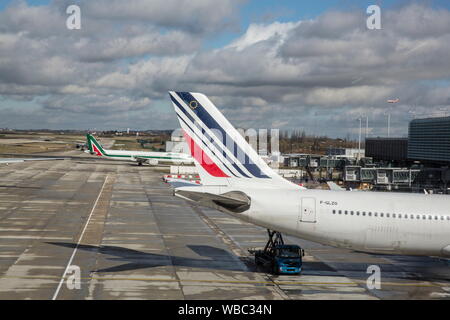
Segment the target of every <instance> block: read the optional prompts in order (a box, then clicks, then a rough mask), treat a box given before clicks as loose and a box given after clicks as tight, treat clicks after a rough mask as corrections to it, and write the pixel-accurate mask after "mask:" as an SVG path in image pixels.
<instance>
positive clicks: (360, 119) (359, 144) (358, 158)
mask: <svg viewBox="0 0 450 320" xmlns="http://www.w3.org/2000/svg"><path fill="white" fill-rule="evenodd" d="M361 126H362V117H361V116H360V117H359V139H358V156H357V157H356V159H357V161H358V163H359V160H360V157H361Z"/></svg>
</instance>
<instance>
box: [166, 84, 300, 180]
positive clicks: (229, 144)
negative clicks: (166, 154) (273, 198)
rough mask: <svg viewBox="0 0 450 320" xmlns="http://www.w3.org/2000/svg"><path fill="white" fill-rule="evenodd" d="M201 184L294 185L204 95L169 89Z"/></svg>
mask: <svg viewBox="0 0 450 320" xmlns="http://www.w3.org/2000/svg"><path fill="white" fill-rule="evenodd" d="M169 94H170V98H171V100H172V103H173V106H174V108H175V112H176V114H177V117H178V120H179V122H180V125H181V128H182V129H183V132H184V137H185V139H186V142H187V143H188V145H189V148H190V151H191V155H192V157H193V158H194V159H195V165H196V167H197V169H198V171H199V175H200V179H201V181H202V185H217V186H225V185H226V186H230V185H233V184H234V183H237V181H238V180H239V181H240V182H242V181H245V182H255V181H258V182H259V183H268V184H271V185H283V186H285V187H286V186H291V187H293V186H294V187H295V185H294V184H293V183H291V182H289V181H287V180H285V179H284V178H282V177H280V176H279V175H278V174H277V173H275V172H274V171H273V170H272V169H271V168H270V167H269V166H268V165H267V164H266V163H265V162H264V160H262V159H261V157H260V156H259V155H258V154H257V153H256V151H255V150H254V149H253V148H252V147H251V146H250V144H249V143H247V141H246V140H245V139H244V137H242V135H241V134H240V133H239V132H238V131H237V130H236V129H235V128H234V127H233V125H232V124H231V123H230V122H229V121H228V120H227V119H226V118H225V117H224V116H223V114H222V113H221V112H220V111H219V110H218V109H217V108H216V106H215V105H214V104H213V103H212V102H211V101H210V100H209V99H208V98H207V97H206V96H205V95H203V94H201V93H191V92H174V91H170V92H169Z"/></svg>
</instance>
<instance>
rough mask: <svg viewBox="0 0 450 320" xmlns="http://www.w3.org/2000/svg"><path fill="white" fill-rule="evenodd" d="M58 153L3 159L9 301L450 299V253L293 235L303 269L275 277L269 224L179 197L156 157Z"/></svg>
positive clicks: (0, 205)
mask: <svg viewBox="0 0 450 320" xmlns="http://www.w3.org/2000/svg"><path fill="white" fill-rule="evenodd" d="M52 156H56V155H55V154H52ZM57 156H67V157H68V158H69V159H68V160H63V161H37V162H27V163H17V164H11V165H9V166H6V165H0V299H44V300H47V299H57V300H60V299H61V300H63V299H76V300H78V299H95V300H97V299H177V300H178V299H226V300H228V299H239V300H242V299H249V300H254V299H267V300H280V299H290V300H300V299H307V300H313V299H364V300H366V299H450V268H449V262H448V260H441V259H437V258H429V257H410V256H388V255H375V254H367V253H361V252H355V251H351V250H346V249H341V248H333V247H329V246H323V245H320V244H317V243H312V242H308V241H304V240H301V239H297V238H292V237H285V242H288V243H294V244H299V245H301V246H302V247H303V248H304V249H305V251H306V255H305V257H304V263H303V265H304V270H303V272H302V274H301V275H279V276H274V275H271V274H270V273H267V270H264V269H261V268H259V267H258V268H257V267H256V266H255V265H254V262H253V258H252V256H251V255H250V254H249V253H248V249H249V248H254V247H262V246H264V244H265V242H266V241H267V232H266V230H265V229H262V228H260V227H257V226H254V225H251V224H248V223H244V222H242V221H240V220H238V219H236V218H233V217H231V216H228V215H226V214H224V213H221V212H218V211H216V210H212V209H207V208H202V207H197V206H196V205H195V204H192V203H188V202H186V201H184V200H182V199H179V198H176V197H174V196H173V190H172V189H171V187H170V186H169V185H168V184H166V183H164V182H163V181H162V179H161V177H162V175H163V173H161V172H160V171H158V170H155V169H154V168H152V167H149V166H137V165H135V164H133V163H127V162H116V161H107V160H99V159H97V158H90V156H89V155H83V154H81V153H80V152H76V151H71V152H68V153H62V154H58V155H57ZM94 160H95V161H94ZM370 265H377V266H379V267H380V269H381V288H379V289H377V288H375V289H369V288H368V286H367V280H368V277H369V276H370V274H369V273H367V268H368V266H370ZM78 279H79V280H80V283H77V280H78Z"/></svg>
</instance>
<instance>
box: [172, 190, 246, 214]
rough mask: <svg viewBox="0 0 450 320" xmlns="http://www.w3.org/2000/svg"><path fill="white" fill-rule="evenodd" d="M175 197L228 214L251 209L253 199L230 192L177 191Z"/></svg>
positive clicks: (242, 194)
mask: <svg viewBox="0 0 450 320" xmlns="http://www.w3.org/2000/svg"><path fill="white" fill-rule="evenodd" d="M175 195H176V196H178V197H181V198H184V199H187V200H191V201H194V202H196V203H198V204H200V205H203V206H206V207H210V208H214V209H218V210H221V211H228V212H235V213H238V212H244V211H245V210H248V209H249V208H250V203H251V199H250V197H249V196H247V195H246V194H245V193H244V192H241V191H230V192H226V193H223V194H218V195H217V194H212V193H208V192H196V191H192V190H185V189H184V190H180V189H175Z"/></svg>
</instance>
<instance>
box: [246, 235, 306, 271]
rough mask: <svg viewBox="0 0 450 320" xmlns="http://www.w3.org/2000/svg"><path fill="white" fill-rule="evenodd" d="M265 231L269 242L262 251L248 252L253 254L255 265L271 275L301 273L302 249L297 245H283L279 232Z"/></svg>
mask: <svg viewBox="0 0 450 320" xmlns="http://www.w3.org/2000/svg"><path fill="white" fill-rule="evenodd" d="M267 231H268V233H269V241H268V242H267V244H266V246H265V247H264V249H263V250H256V251H253V252H252V251H250V252H251V253H254V254H255V263H256V265H257V266H265V267H268V268H270V270H271V272H272V273H273V274H299V273H301V271H302V257H303V255H304V251H303V249H302V248H300V247H299V246H297V245H293V244H284V241H283V237H282V236H281V234H280V233H279V232H276V231H270V230H267ZM274 236H275V239H274V238H273V237H274Z"/></svg>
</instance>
